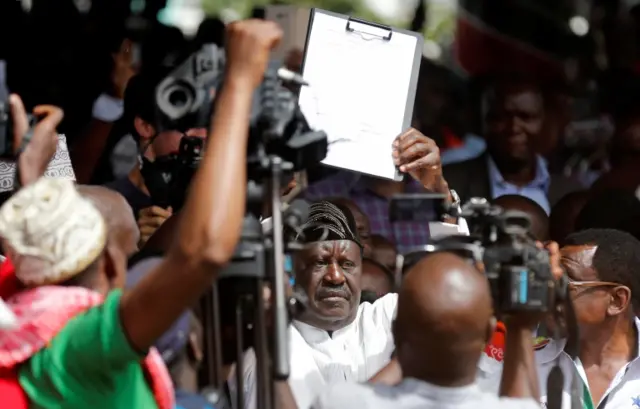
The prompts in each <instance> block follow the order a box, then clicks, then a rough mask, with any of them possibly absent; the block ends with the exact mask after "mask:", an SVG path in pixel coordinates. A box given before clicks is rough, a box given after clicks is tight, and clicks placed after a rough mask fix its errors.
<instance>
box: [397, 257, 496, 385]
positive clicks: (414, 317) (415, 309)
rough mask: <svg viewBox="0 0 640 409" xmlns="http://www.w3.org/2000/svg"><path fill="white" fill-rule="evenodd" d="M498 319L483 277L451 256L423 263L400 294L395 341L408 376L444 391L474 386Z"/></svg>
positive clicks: (458, 258) (410, 275)
mask: <svg viewBox="0 0 640 409" xmlns="http://www.w3.org/2000/svg"><path fill="white" fill-rule="evenodd" d="M492 317H493V309H492V301H491V293H490V291H489V284H488V282H487V279H486V278H485V276H484V275H483V274H481V273H480V272H479V271H477V270H476V269H475V268H474V267H473V266H472V265H471V264H470V263H468V262H467V261H465V260H464V259H462V258H460V257H458V256H456V255H453V254H451V253H436V254H432V255H429V256H427V257H425V258H423V259H422V260H421V261H420V262H418V263H417V264H416V265H415V266H413V267H412V268H411V269H410V270H409V272H408V273H407V275H406V276H405V278H404V281H403V283H402V288H401V289H400V293H399V299H398V314H397V318H396V323H395V337H396V348H397V349H396V351H397V353H398V359H399V361H400V365H401V366H402V369H403V373H404V374H405V376H408V377H415V378H418V379H422V380H425V381H428V382H431V383H434V384H436V385H442V386H451V385H453V384H457V385H460V384H461V382H462V383H464V382H467V381H468V382H469V383H471V382H473V380H474V379H475V375H476V368H477V363H478V360H479V359H480V354H481V353H482V351H483V349H484V346H485V344H486V342H487V340H488V339H489V337H490V335H491V332H492Z"/></svg>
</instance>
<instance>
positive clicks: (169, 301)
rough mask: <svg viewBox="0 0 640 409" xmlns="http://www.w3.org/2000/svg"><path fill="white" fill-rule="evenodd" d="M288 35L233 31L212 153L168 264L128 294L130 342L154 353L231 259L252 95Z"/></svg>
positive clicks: (267, 28) (233, 27)
mask: <svg viewBox="0 0 640 409" xmlns="http://www.w3.org/2000/svg"><path fill="white" fill-rule="evenodd" d="M281 36H282V33H281V30H280V28H279V27H278V26H277V25H276V24H274V23H271V22H265V21H260V20H246V21H240V22H236V23H233V24H230V25H229V26H228V27H227V39H228V43H227V67H226V68H227V76H226V78H225V84H224V87H223V89H222V91H221V92H220V94H219V97H218V101H217V104H216V110H215V115H214V116H213V119H212V126H211V131H210V132H209V137H208V142H207V147H206V150H205V153H204V157H203V160H202V162H201V163H200V168H199V169H198V171H197V173H196V175H195V176H194V179H193V181H192V183H191V188H190V192H189V195H188V198H187V201H186V203H185V206H184V208H183V209H182V213H183V215H185V216H186V217H185V218H183V219H182V221H181V223H180V228H179V229H178V231H179V235H178V236H176V239H175V241H174V243H173V246H172V247H171V249H170V250H169V252H168V253H167V256H166V258H165V261H164V262H163V263H162V264H161V265H160V266H158V268H157V269H156V270H155V271H154V272H153V273H152V274H150V275H149V276H148V277H147V279H146V280H144V281H142V282H141V283H140V284H139V285H138V286H136V287H135V288H134V289H132V290H131V292H129V293H127V294H125V295H124V296H123V298H122V301H121V306H120V308H121V317H122V323H123V326H124V329H125V331H126V333H127V335H128V337H129V341H130V342H131V344H132V345H133V346H134V347H136V348H138V349H140V350H143V349H146V348H147V347H149V346H150V345H151V344H152V343H153V342H154V341H155V340H156V339H157V338H158V337H159V336H160V335H161V334H162V333H163V332H164V331H165V330H166V329H167V328H168V327H169V326H170V325H171V324H172V323H173V322H174V321H175V319H176V318H177V317H178V316H179V315H180V313H181V312H182V311H183V310H184V309H185V308H188V307H189V306H191V305H192V304H193V303H194V302H195V301H196V300H197V298H198V297H199V296H200V295H201V293H203V292H204V291H205V290H206V289H207V288H209V285H210V284H211V282H212V281H213V280H214V279H215V278H216V277H217V274H218V271H219V270H220V268H221V267H223V266H224V265H225V264H226V263H227V262H228V261H229V259H230V258H231V256H232V255H233V252H234V250H235V247H236V244H237V242H238V239H239V237H240V232H241V227H242V219H243V217H244V209H245V194H246V193H245V190H246V183H247V178H246V153H247V138H248V131H249V115H250V112H251V103H252V96H253V92H254V90H255V89H256V87H257V86H258V85H259V84H260V83H261V81H262V78H263V77H264V72H265V70H266V67H267V62H268V60H269V52H270V50H271V49H272V48H273V47H274V46H275V45H277V43H278V42H279V40H280V38H281Z"/></svg>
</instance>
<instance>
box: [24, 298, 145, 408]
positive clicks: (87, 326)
mask: <svg viewBox="0 0 640 409" xmlns="http://www.w3.org/2000/svg"><path fill="white" fill-rule="evenodd" d="M121 296H122V291H119V290H118V291H112V292H111V293H110V294H109V295H108V296H107V298H106V300H105V302H104V304H102V305H100V306H98V307H94V308H92V309H90V310H88V311H87V312H85V313H83V314H81V315H79V316H77V317H74V318H73V319H72V320H70V321H69V322H68V323H67V325H66V326H65V327H64V328H63V329H62V331H60V333H58V335H56V337H55V338H53V340H52V341H51V343H50V344H49V346H48V347H47V348H45V349H42V350H41V351H40V352H38V353H37V354H36V355H34V356H33V357H32V358H31V359H30V360H29V361H27V362H26V363H25V364H24V365H23V366H22V367H21V368H20V371H19V374H18V379H19V381H20V385H21V386H22V388H23V389H24V391H25V393H26V394H27V396H29V400H30V409H60V408H64V409H87V408H91V409H120V408H123V409H128V408H131V409H157V405H156V402H155V400H154V397H153V394H152V392H151V389H150V388H149V386H148V383H147V381H146V378H145V374H144V372H143V370H142V366H141V364H140V363H141V361H142V359H143V358H144V356H143V355H140V354H139V353H138V352H136V351H135V350H134V349H133V348H132V347H131V345H130V344H129V341H128V340H127V338H126V336H125V334H124V331H123V328H122V324H121V322H120V316H119V308H118V307H119V304H120V297H121Z"/></svg>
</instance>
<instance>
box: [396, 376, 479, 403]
mask: <svg viewBox="0 0 640 409" xmlns="http://www.w3.org/2000/svg"><path fill="white" fill-rule="evenodd" d="M398 387H399V388H400V389H402V391H403V392H405V393H414V394H417V395H420V396H423V397H426V398H429V400H430V401H433V402H449V403H450V402H467V401H469V399H470V398H471V397H473V396H474V395H476V394H478V393H480V388H479V387H478V385H477V384H475V383H472V384H471V385H466V386H459V387H452V388H447V387H444V386H437V385H434V384H431V383H428V382H424V381H421V380H418V379H414V378H405V379H403V380H402V382H401V383H400V384H399V385H398Z"/></svg>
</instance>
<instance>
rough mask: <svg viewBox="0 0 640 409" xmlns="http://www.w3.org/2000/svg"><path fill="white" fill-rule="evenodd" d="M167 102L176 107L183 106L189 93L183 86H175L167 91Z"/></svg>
mask: <svg viewBox="0 0 640 409" xmlns="http://www.w3.org/2000/svg"><path fill="white" fill-rule="evenodd" d="M168 98H169V103H170V104H171V105H173V106H174V107H176V108H179V109H180V108H184V107H185V105H187V103H188V102H189V99H190V98H189V95H188V94H187V92H186V91H185V90H184V89H183V88H176V89H173V90H171V91H170V93H169V97H168Z"/></svg>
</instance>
